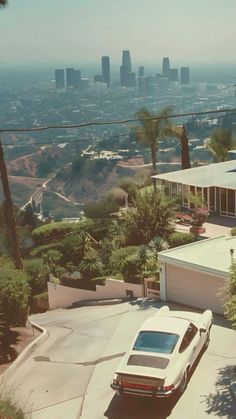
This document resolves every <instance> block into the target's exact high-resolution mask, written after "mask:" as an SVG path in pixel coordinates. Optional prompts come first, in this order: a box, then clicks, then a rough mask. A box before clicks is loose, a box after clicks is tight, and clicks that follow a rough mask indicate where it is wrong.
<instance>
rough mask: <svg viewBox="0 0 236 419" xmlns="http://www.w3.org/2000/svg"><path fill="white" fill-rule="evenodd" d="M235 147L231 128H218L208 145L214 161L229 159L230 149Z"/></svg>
mask: <svg viewBox="0 0 236 419" xmlns="http://www.w3.org/2000/svg"><path fill="white" fill-rule="evenodd" d="M232 147H233V140H232V132H231V130H230V129H224V128H218V129H216V130H215V131H214V132H213V134H212V136H211V139H210V142H209V143H208V145H207V148H208V150H209V151H210V153H211V154H212V156H213V160H214V162H223V161H226V160H227V157H228V151H229V150H230V149H232Z"/></svg>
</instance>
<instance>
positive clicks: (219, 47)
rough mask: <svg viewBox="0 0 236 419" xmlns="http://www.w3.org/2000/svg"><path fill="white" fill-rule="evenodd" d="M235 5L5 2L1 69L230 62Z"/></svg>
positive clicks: (186, 0)
mask: <svg viewBox="0 0 236 419" xmlns="http://www.w3.org/2000/svg"><path fill="white" fill-rule="evenodd" d="M235 20H236V0H39V1H37V0H9V6H8V7H7V8H6V9H1V10H0V65H7V66H9V65H11V64H27V63H61V64H62V65H64V64H66V65H70V64H73V65H74V64H79V63H81V64H82V63H89V62H90V63H95V62H97V61H99V60H100V57H101V55H110V57H111V60H112V61H113V63H119V62H120V61H121V52H122V50H123V49H130V50H131V54H132V60H133V62H134V63H136V64H140V65H141V64H142V63H144V64H145V63H147V62H148V63H155V62H160V61H161V59H162V57H163V56H166V55H167V56H169V57H171V64H172V65H173V66H174V65H179V64H186V65H187V64H191V63H193V62H196V63H202V62H210V63H213V62H219V63H224V62H227V63H236V55H235V41H236V24H235Z"/></svg>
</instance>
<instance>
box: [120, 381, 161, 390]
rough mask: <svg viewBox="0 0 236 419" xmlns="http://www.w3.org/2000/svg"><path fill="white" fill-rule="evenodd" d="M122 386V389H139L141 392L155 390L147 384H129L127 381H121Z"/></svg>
mask: <svg viewBox="0 0 236 419" xmlns="http://www.w3.org/2000/svg"><path fill="white" fill-rule="evenodd" d="M122 385H123V386H124V387H130V388H139V389H141V390H155V388H156V387H155V386H152V385H148V384H138V383H129V382H127V381H122Z"/></svg>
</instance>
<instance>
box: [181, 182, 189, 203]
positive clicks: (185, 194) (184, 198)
mask: <svg viewBox="0 0 236 419" xmlns="http://www.w3.org/2000/svg"><path fill="white" fill-rule="evenodd" d="M182 203H183V207H185V208H189V203H188V185H183V188H182Z"/></svg>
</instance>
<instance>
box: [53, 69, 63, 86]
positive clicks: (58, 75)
mask: <svg viewBox="0 0 236 419" xmlns="http://www.w3.org/2000/svg"><path fill="white" fill-rule="evenodd" d="M55 85H56V89H63V88H64V87H65V72H64V70H61V69H60V70H59V69H57V70H55Z"/></svg>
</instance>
